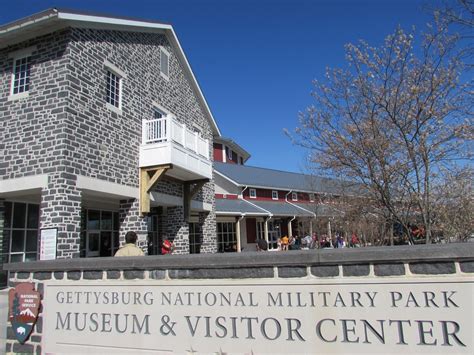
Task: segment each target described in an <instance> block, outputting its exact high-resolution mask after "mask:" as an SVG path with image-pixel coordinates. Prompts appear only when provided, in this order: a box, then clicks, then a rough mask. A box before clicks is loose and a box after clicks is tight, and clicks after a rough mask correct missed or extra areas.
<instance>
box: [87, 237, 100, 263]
mask: <svg viewBox="0 0 474 355" xmlns="http://www.w3.org/2000/svg"><path fill="white" fill-rule="evenodd" d="M86 244H87V245H86V257H88V258H90V257H95V256H100V250H99V245H100V233H99V232H87V239H86Z"/></svg>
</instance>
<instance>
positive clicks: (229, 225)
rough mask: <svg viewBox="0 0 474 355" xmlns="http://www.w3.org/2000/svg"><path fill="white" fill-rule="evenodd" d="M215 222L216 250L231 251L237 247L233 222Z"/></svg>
mask: <svg viewBox="0 0 474 355" xmlns="http://www.w3.org/2000/svg"><path fill="white" fill-rule="evenodd" d="M216 224H217V251H218V252H219V253H225V252H232V251H236V250H237V249H236V248H237V236H236V234H235V223H233V222H219V223H216Z"/></svg>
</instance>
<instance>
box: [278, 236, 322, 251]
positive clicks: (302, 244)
mask: <svg viewBox="0 0 474 355" xmlns="http://www.w3.org/2000/svg"><path fill="white" fill-rule="evenodd" d="M317 244H318V236H317V234H316V233H313V235H306V236H305V237H302V238H300V237H298V236H297V235H295V236H290V237H288V236H287V235H284V236H283V237H281V238H278V239H277V247H278V250H281V251H286V250H300V249H302V250H305V249H314V248H315V247H316V246H317Z"/></svg>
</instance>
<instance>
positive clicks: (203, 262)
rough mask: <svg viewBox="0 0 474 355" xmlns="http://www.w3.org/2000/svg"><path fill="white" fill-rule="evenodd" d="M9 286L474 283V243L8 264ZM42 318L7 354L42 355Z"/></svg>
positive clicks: (11, 339)
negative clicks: (434, 280) (422, 278)
mask: <svg viewBox="0 0 474 355" xmlns="http://www.w3.org/2000/svg"><path fill="white" fill-rule="evenodd" d="M6 269H8V270H10V273H11V278H10V286H11V287H14V286H15V285H16V284H17V283H20V282H33V283H35V287H36V289H37V290H39V291H40V292H41V293H43V290H44V282H45V281H50V280H51V281H52V280H64V281H68V282H72V283H74V282H79V281H81V282H84V281H87V280H127V281H131V280H148V281H149V282H151V283H154V282H157V280H159V281H158V282H160V284H161V285H163V286H166V282H167V281H173V280H216V279H222V280H224V279H233V280H238V279H257V280H258V279H262V282H268V281H269V280H270V281H271V280H272V279H279V280H281V279H301V280H308V279H311V280H314V279H319V280H342V281H344V280H357V278H361V279H362V278H364V279H365V280H367V279H371V280H374V281H376V280H384V279H387V278H394V277H398V278H403V280H409V279H410V278H416V277H420V276H432V277H440V278H442V277H444V278H445V277H446V276H448V277H449V276H453V277H454V276H457V277H467V279H466V280H467V281H468V280H471V282H472V281H473V278H474V243H462V244H461V243H460V244H451V245H431V246H414V247H408V246H407V247H373V248H369V247H368V248H358V249H349V248H348V249H339V250H337V249H336V250H311V251H290V252H285V253H276V252H261V253H257V252H249V253H245V254H238V253H230V254H208V255H196V254H194V255H171V256H165V257H159V256H158V257H154V256H149V257H130V258H95V259H74V260H55V261H42V262H31V263H22V264H8V265H6ZM42 326H43V320H42V316H41V314H40V316H39V319H38V322H37V324H36V326H35V329H34V330H33V333H32V336H31V338H30V339H29V340H28V341H27V342H26V343H25V344H24V345H20V344H19V343H18V342H17V341H16V340H15V337H14V334H13V333H12V328H11V326H9V327H8V333H7V345H6V351H7V353H20V352H21V353H37V354H39V353H40V352H41V335H42Z"/></svg>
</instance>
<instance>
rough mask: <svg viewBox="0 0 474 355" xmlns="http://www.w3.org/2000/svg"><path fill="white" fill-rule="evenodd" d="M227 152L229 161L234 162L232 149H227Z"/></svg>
mask: <svg viewBox="0 0 474 355" xmlns="http://www.w3.org/2000/svg"><path fill="white" fill-rule="evenodd" d="M225 151H226V152H227V159H229V160H230V161H232V149H230V148H229V147H225Z"/></svg>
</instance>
